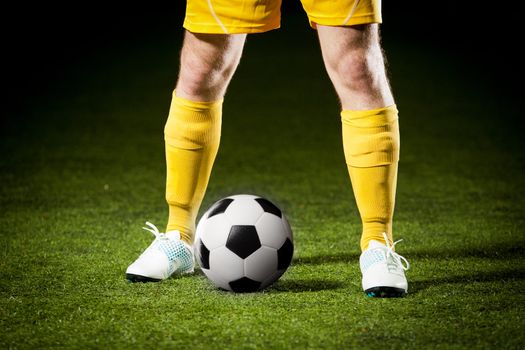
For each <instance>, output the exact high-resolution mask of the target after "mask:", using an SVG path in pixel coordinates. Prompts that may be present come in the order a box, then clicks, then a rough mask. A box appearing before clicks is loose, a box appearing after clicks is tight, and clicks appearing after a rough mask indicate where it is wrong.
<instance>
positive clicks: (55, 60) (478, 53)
mask: <svg viewBox="0 0 525 350" xmlns="http://www.w3.org/2000/svg"><path fill="white" fill-rule="evenodd" d="M458 4H460V5H458ZM504 5H507V3H505V4H504ZM184 8H185V2H184V1H179V0H173V1H171V2H169V3H168V2H166V3H161V2H153V3H152V2H149V3H144V2H143V3H140V4H130V3H128V4H115V3H113V4H111V5H108V3H106V4H101V3H96V2H89V3H88V2H86V3H78V2H77V3H74V4H73V3H71V4H69V5H59V4H43V3H40V4H38V5H33V4H29V3H19V4H18V5H16V6H12V5H11V6H5V7H4V9H3V17H4V18H3V21H2V27H3V28H2V32H3V43H2V46H3V50H2V51H3V57H4V59H3V61H4V62H3V81H4V87H6V88H7V90H8V95H7V105H8V107H9V105H11V106H13V105H14V106H16V105H19V104H20V101H21V100H22V99H23V100H25V99H27V98H30V96H31V95H32V94H35V93H39V92H42V91H44V90H45V89H46V87H47V86H48V85H49V84H50V83H51V82H52V81H53V80H55V79H58V78H59V77H60V72H61V71H62V70H63V68H64V67H65V66H71V65H74V64H75V62H76V61H78V60H80V59H83V57H85V56H86V55H90V54H93V53H94V52H97V51H99V50H105V49H107V48H108V47H111V46H114V45H121V44H122V43H126V42H129V41H133V40H136V39H137V38H144V37H147V36H148V35H158V33H164V35H167V36H173V37H180V35H181V33H182V29H181V26H182V21H183V18H184ZM282 11H283V21H284V19H285V18H286V16H288V15H293V14H295V13H297V14H300V13H303V11H302V7H301V4H300V2H299V1H298V0H284V3H283V8H282ZM517 12H518V11H517V10H516V9H512V8H509V7H507V8H504V7H503V6H498V7H497V8H494V7H489V6H487V5H483V4H481V3H480V2H457V1H448V2H422V1H417V2H416V1H392V0H385V1H383V21H384V23H383V25H382V27H383V28H382V31H383V35H385V34H387V35H389V36H390V37H393V38H395V40H396V42H399V43H403V44H404V45H414V46H416V47H417V46H421V47H426V48H428V47H431V48H432V49H435V50H439V51H448V52H451V53H453V54H454V55H461V56H462V57H464V61H465V62H467V63H468V64H469V65H470V66H474V68H475V69H478V70H479V73H480V75H483V76H486V77H487V79H492V80H493V81H494V84H507V85H509V84H510V85H515V86H518V83H519V80H520V79H521V57H520V55H519V54H518V53H517V48H518V46H520V45H521V44H520V42H521V41H522V40H521V37H520V36H519V34H518V33H519V30H518V29H519V18H518V13H517ZM303 15H304V13H303ZM8 109H9V108H8Z"/></svg>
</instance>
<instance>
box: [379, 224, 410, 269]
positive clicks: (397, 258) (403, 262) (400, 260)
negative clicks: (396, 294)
mask: <svg viewBox="0 0 525 350" xmlns="http://www.w3.org/2000/svg"><path fill="white" fill-rule="evenodd" d="M383 238H384V239H385V242H386V248H387V251H386V259H387V260H388V257H391V258H392V260H393V261H394V263H395V264H396V265H397V266H399V267H401V268H402V269H403V270H405V271H406V270H408V269H409V268H410V263H409V262H408V260H407V259H406V258H405V257H404V256H401V255H399V254H397V253H396V252H395V251H394V247H395V246H396V244H398V243H399V242H401V241H402V239H400V240H398V241H395V242H394V243H393V244H392V245H390V240H389V239H388V237H387V235H386V233H385V232H383Z"/></svg>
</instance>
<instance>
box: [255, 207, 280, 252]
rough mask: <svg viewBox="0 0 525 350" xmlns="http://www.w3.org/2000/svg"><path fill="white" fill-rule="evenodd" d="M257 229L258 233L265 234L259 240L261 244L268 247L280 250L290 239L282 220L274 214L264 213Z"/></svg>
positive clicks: (257, 223) (256, 224) (257, 224)
mask: <svg viewBox="0 0 525 350" xmlns="http://www.w3.org/2000/svg"><path fill="white" fill-rule="evenodd" d="M255 228H256V229H257V232H264V234H261V235H259V238H260V240H261V244H262V245H264V246H267V247H272V248H275V249H279V248H281V247H282V245H283V243H284V241H285V240H286V238H288V235H287V232H286V231H285V229H284V227H283V222H282V219H281V218H279V217H277V216H275V215H273V214H269V213H264V214H263V215H262V216H261V217H260V218H259V220H257V222H256V223H255Z"/></svg>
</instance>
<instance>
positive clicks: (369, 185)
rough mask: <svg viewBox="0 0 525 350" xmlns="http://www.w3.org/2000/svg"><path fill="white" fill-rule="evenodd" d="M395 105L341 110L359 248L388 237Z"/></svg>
mask: <svg viewBox="0 0 525 350" xmlns="http://www.w3.org/2000/svg"><path fill="white" fill-rule="evenodd" d="M397 114H398V112H397V108H396V106H395V105H392V106H389V107H385V108H379V109H373V110H368V111H351V110H344V111H342V112H341V121H342V123H343V146H344V151H345V159H346V163H347V165H348V172H349V174H350V179H351V181H352V188H353V190H354V196H355V199H356V202H357V207H358V209H359V213H360V215H361V221H362V223H363V232H362V235H361V250H365V249H367V248H368V243H369V242H370V241H371V240H377V241H380V242H384V238H383V237H382V233H383V232H386V233H387V235H388V237H389V239H390V241H392V217H393V213H394V204H395V195H396V183H397V163H398V160H399V124H398V116H397Z"/></svg>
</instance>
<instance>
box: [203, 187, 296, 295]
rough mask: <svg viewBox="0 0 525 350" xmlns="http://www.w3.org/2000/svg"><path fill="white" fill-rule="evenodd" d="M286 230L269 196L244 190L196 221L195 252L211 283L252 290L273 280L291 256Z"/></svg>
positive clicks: (291, 242) (288, 231) (283, 268)
mask: <svg viewBox="0 0 525 350" xmlns="http://www.w3.org/2000/svg"><path fill="white" fill-rule="evenodd" d="M293 249H294V248H293V238H292V230H291V228H290V225H289V224H288V221H287V220H286V218H285V216H284V214H283V213H282V211H281V210H280V209H279V208H278V207H277V206H276V205H274V204H273V203H272V202H270V201H269V200H267V199H265V198H262V197H258V196H253V195H247V194H241V195H236V196H231V197H227V198H223V199H221V200H219V201H217V202H216V203H215V204H213V205H212V206H211V207H210V208H209V209H208V211H206V213H204V215H203V216H202V218H201V219H200V221H199V223H198V225H197V231H196V235H195V256H196V257H197V261H198V263H199V265H200V267H201V269H202V271H203V272H204V274H205V275H206V276H207V277H208V279H210V280H211V281H212V282H213V283H214V284H215V285H216V286H217V287H219V288H221V289H225V290H229V291H233V292H254V291H257V290H262V289H264V288H266V287H268V286H270V285H271V284H272V283H274V282H275V281H276V280H277V279H278V278H279V277H281V275H282V274H283V273H284V272H285V271H286V269H287V268H288V266H290V262H291V261H292V256H293Z"/></svg>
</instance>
